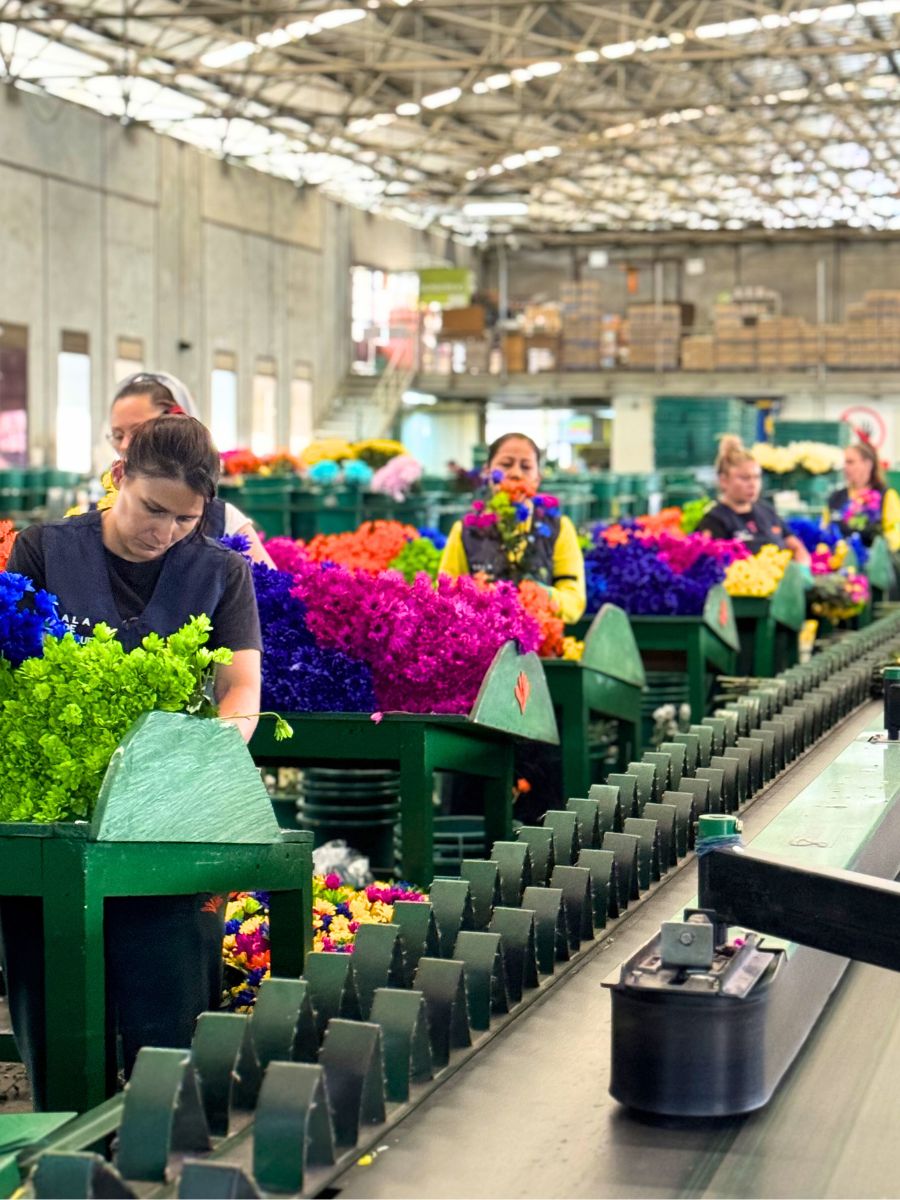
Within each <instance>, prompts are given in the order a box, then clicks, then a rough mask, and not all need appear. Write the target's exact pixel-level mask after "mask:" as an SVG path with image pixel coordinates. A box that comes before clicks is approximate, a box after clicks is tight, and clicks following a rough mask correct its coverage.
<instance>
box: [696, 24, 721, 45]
mask: <svg viewBox="0 0 900 1200" xmlns="http://www.w3.org/2000/svg"><path fill="white" fill-rule="evenodd" d="M694 35H695V37H698V38H702V39H703V40H704V41H707V40H709V39H710V38H720V37H727V36H728V22H727V21H716V22H715V23H714V24H713V25H698V26H697V28H696V29H695V30H694Z"/></svg>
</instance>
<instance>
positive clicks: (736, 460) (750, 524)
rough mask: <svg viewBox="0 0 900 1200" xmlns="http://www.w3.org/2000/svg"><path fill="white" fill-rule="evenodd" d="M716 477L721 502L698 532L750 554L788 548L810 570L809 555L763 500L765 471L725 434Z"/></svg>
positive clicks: (731, 437)
mask: <svg viewBox="0 0 900 1200" xmlns="http://www.w3.org/2000/svg"><path fill="white" fill-rule="evenodd" d="M716 473H717V474H718V477H719V501H718V503H717V504H714V505H713V507H712V508H711V509H710V510H709V512H708V513H707V514H706V516H705V517H704V518H703V520H702V521H701V522H700V524H699V525H698V526H697V532H698V533H703V532H706V533H709V534H711V535H712V536H713V537H714V538H733V539H734V540H735V541H738V542H743V543H744V544H745V545H746V547H747V549H748V550H749V551H750V553H751V554H756V553H757V552H758V551H759V550H761V549H762V548H763V546H778V547H780V548H781V549H785V548H787V549H788V550H790V551H791V553H792V554H793V556H794V561H795V562H798V563H800V564H801V566H808V565H809V562H810V556H809V551H808V550H807V549H806V547H805V546H804V545H803V543H802V542H801V541H800V539H799V538H797V537H794V535H793V534H790V533H785V529H784V524H783V522H782V520H781V518H780V517H779V516H778V513H777V512H776V511H775V509H774V508H772V506H771V505H770V504H765V503H764V502H763V501H761V500H760V498H759V496H760V492H761V491H762V469H761V468H760V465H759V463H758V462H757V461H756V460H755V459H754V457H753V455H752V454H751V453H750V451H749V450H747V449H745V447H744V444H743V442H742V441H741V439H740V438H739V437H735V436H734V435H733V434H726V435H725V437H723V438H722V439H721V441H720V442H719V453H718V455H717V456H716Z"/></svg>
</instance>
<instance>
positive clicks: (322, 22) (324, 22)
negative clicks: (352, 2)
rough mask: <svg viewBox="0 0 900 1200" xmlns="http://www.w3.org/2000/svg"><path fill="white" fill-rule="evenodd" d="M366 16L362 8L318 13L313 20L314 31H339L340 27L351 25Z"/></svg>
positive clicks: (336, 9) (338, 9)
mask: <svg viewBox="0 0 900 1200" xmlns="http://www.w3.org/2000/svg"><path fill="white" fill-rule="evenodd" d="M365 16H366V10H365V9H364V8H332V9H330V10H329V11H328V12H323V13H320V14H319V16H317V17H316V18H315V19H314V20H313V25H314V26H315V28H316V29H340V27H341V26H342V25H352V24H353V22H354V21H361V20H362V19H363V18H364V17H365Z"/></svg>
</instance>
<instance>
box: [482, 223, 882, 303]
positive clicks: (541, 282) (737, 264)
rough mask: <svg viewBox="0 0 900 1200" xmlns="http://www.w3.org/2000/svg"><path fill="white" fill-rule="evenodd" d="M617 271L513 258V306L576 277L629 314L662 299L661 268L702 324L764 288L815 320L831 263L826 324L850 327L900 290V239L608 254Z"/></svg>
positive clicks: (553, 295) (490, 273) (493, 278)
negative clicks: (879, 295)
mask: <svg viewBox="0 0 900 1200" xmlns="http://www.w3.org/2000/svg"><path fill="white" fill-rule="evenodd" d="M605 249H606V250H607V253H608V254H609V265H608V266H607V267H605V268H603V269H601V270H595V269H592V268H590V267H589V266H588V262H587V258H588V251H587V250H586V249H584V248H579V249H577V250H571V249H565V250H543V251H527V252H526V251H521V252H512V251H511V252H509V254H508V265H509V295H510V299H511V300H513V301H515V300H520V301H522V300H530V299H532V298H544V299H547V300H555V299H558V297H559V285H560V283H562V282H564V281H566V280H571V279H575V278H581V279H596V280H599V281H600V283H601V285H602V289H603V296H604V306H605V308H606V310H607V311H608V312H619V313H624V311H625V308H626V306H627V304H628V303H629V302H633V301H649V300H652V299H653V298H654V294H653V286H654V283H653V280H654V263H661V264H662V270H663V293H664V294H663V296H662V297H661V298H662V299H664V300H683V301H686V302H688V303H692V304H694V305H695V306H696V310H697V323H698V325H703V324H705V323H706V322H707V320H708V315H709V306H710V304H711V303H712V302H713V301H714V300H715V299H716V297H717V295H718V294H719V293H721V292H725V291H730V290H731V289H732V288H733V287H735V286H737V285H738V284H762V285H763V286H765V287H770V288H774V289H775V290H776V291H779V292H781V294H782V297H783V311H784V312H785V313H787V314H789V315H791V316H798V317H805V318H806V319H807V320H810V321H815V320H816V318H817V314H818V297H817V282H816V278H817V268H818V264H819V263H820V262H823V263H824V264H825V317H826V320H829V321H839V320H843V317H844V310H845V308H846V305H847V304H849V303H854V302H856V301H858V300H861V299H862V295H863V293H864V292H865V291H868V290H869V289H872V288H896V287H898V286H900V284H898V280H900V239H898V240H896V241H877V242H867V241H865V239H864V237H863V236H862V235H861V236H860V239H859V240H857V241H853V242H847V241H840V240H838V239H834V238H832V239H827V238H823V239H822V240H821V241H814V242H791V241H789V240H784V241H779V242H777V243H773V242H766V241H759V242H753V241H748V242H741V243H735V244H732V245H729V244H719V243H716V244H705V245H697V244H694V245H690V244H687V243H672V244H671V245H662V246H655V247H647V246H635V247H633V248H621V249H619V248H616V247H614V246H611V247H605ZM689 258H702V259H703V261H704V265H705V271H704V273H703V274H702V275H696V276H690V275H687V274H686V273H685V271H684V262H685V260H686V259H689ZM628 267H637V268H638V277H637V278H638V291H637V292H636V293H633V294H630V293H629V292H628V290H627V272H626V269H627V268H628ZM482 279H483V281H484V283H485V285H486V286H488V287H496V286H497V265H496V262H495V260H494V258H493V256H492V255H489V256H487V257H486V259H485V260H484V263H483V271H482Z"/></svg>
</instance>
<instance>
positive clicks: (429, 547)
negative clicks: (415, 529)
mask: <svg viewBox="0 0 900 1200" xmlns="http://www.w3.org/2000/svg"><path fill="white" fill-rule="evenodd" d="M440 563H441V552H440V550H438V548H437V546H435V544H434V542H433V541H431V539H430V538H425V537H423V538H416V540H415V541H412V542H407V543H406V545H405V546H404V547H403V549H402V550H401V551H400V553H399V554H398V555H396V556H395V557H394V558H392V559H391V562H390V564H389V566H388V570H390V571H399V572H400V574H401V575H402V576H403V578H404V579H405V580H406V582H407V583H414V582H415V579H416V576H417V575H418V574H419V573H420V572H422V571H424V572H425V574H426V575H427V576H428V577H429V579H437V574H438V567H439V566H440Z"/></svg>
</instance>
